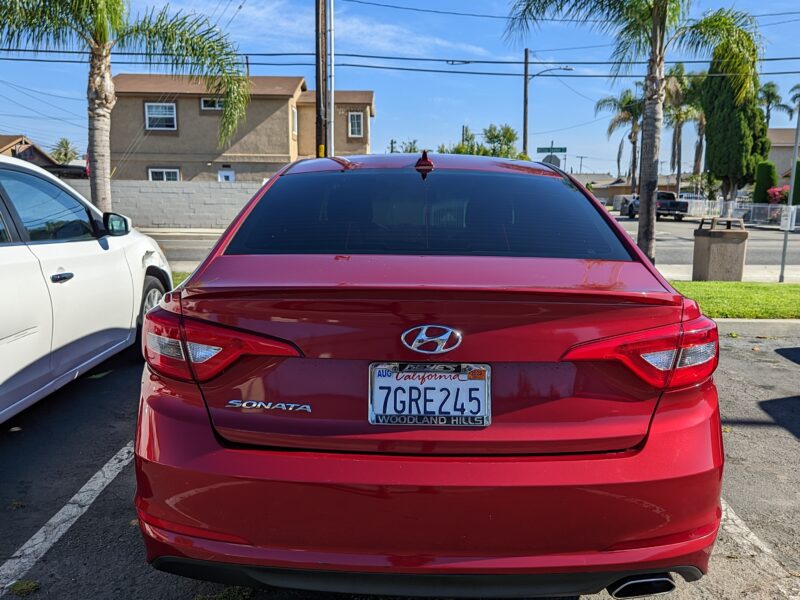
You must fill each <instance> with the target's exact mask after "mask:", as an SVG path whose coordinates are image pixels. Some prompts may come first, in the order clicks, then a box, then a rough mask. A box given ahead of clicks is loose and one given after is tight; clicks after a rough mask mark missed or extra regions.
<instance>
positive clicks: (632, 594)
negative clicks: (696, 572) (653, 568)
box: [607, 573, 675, 598]
mask: <svg viewBox="0 0 800 600" xmlns="http://www.w3.org/2000/svg"><path fill="white" fill-rule="evenodd" d="M674 589H675V581H674V580H673V579H672V576H671V575H670V574H669V573H651V574H646V575H632V576H631V577H625V578H623V579H620V580H619V581H617V582H615V583H613V584H612V585H610V586H608V588H607V591H608V593H609V594H610V595H611V597H612V598H645V597H648V596H660V595H662V594H669V593H670V592H671V591H673V590H674Z"/></svg>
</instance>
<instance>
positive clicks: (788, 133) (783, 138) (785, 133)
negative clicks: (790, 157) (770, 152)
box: [767, 127, 794, 146]
mask: <svg viewBox="0 0 800 600" xmlns="http://www.w3.org/2000/svg"><path fill="white" fill-rule="evenodd" d="M767 137H768V138H769V141H770V142H772V145H773V146H794V127H770V128H769V131H767Z"/></svg>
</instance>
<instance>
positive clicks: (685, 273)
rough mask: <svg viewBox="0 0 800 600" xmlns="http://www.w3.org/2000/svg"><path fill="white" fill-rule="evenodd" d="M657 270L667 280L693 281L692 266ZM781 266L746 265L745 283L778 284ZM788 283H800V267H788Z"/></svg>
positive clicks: (676, 266)
mask: <svg viewBox="0 0 800 600" xmlns="http://www.w3.org/2000/svg"><path fill="white" fill-rule="evenodd" d="M656 268H657V269H658V270H659V271H661V274H662V275H663V276H664V277H665V278H667V279H674V280H677V281H691V280H692V265H659V264H656ZM780 272H781V267H780V265H745V267H744V277H743V279H742V280H743V281H757V282H760V283H777V282H778V276H779V275H780ZM784 276H785V279H786V283H800V265H786V271H785V272H784Z"/></svg>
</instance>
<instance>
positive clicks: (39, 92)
mask: <svg viewBox="0 0 800 600" xmlns="http://www.w3.org/2000/svg"><path fill="white" fill-rule="evenodd" d="M0 83H2V84H4V85H11V86H14V87H18V88H20V89H22V90H25V91H26V92H32V93H34V94H41V95H42V96H51V97H53V98H61V99H62V100H75V101H76V102H86V97H85V96H84V97H83V98H81V97H78V96H62V95H60V94H53V93H51V92H45V91H44V90H37V89H35V88H29V87H25V86H24V85H20V84H18V83H11V82H10V81H6V80H4V79H0Z"/></svg>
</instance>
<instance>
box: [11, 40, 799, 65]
mask: <svg viewBox="0 0 800 600" xmlns="http://www.w3.org/2000/svg"><path fill="white" fill-rule="evenodd" d="M603 45H605V44H603ZM576 48H577V47H576ZM0 52H8V53H20V54H23V53H31V54H59V55H63V54H66V55H78V56H88V54H89V53H88V52H86V51H84V50H50V49H42V50H39V49H30V48H0ZM532 52H547V50H534V51H532ZM113 55H114V56H126V57H137V56H138V57H152V56H169V54H167V53H146V52H130V51H120V52H116V51H115V52H114V53H113ZM238 56H241V57H245V56H248V57H273V58H283V57H305V56H308V57H310V56H314V53H313V52H240V53H238ZM338 56H341V57H344V58H365V59H371V60H394V61H403V62H438V63H446V64H448V65H451V66H459V65H469V64H475V65H522V64H524V61H522V60H516V59H513V60H510V59H477V58H476V59H473V58H437V57H429V56H396V55H388V54H359V53H347V52H341V53H338ZM15 59H16V58H15ZM0 60H11V59H9V58H4V57H0ZM18 60H20V61H33V60H34V59H30V58H27V57H19V58H18ZM758 60H759V62H784V61H798V60H800V56H769V57H764V58H760V59H758ZM39 62H41V61H39ZM64 62H80V63H83V62H86V61H85V60H69V59H64ZM115 62H116V64H156V65H160V64H163V63H161V62H160V61H155V60H153V61H134V62H122V61H115ZM533 62H535V63H536V64H539V65H561V64H564V63H565V62H566V63H569V64H571V65H592V66H603V65H617V64H621V65H647V64H648V61H646V60H627V61H613V60H569V59H564V60H560V61H555V60H536V61H533ZM709 62H710V59H687V60H667V61H665V64H678V63H682V64H708V63H709ZM251 64H263V65H286V66H305V65H306V63H251Z"/></svg>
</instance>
